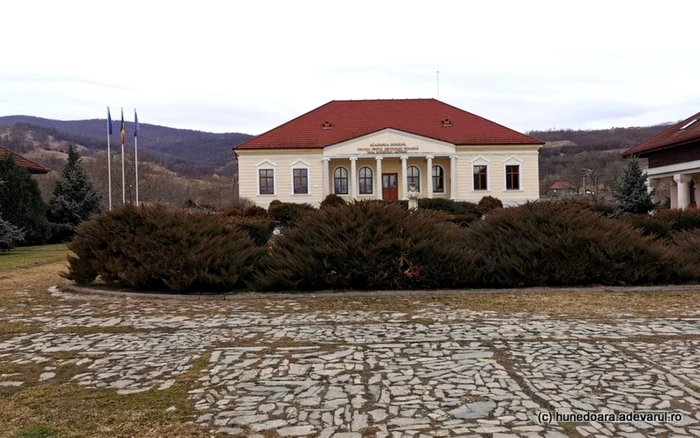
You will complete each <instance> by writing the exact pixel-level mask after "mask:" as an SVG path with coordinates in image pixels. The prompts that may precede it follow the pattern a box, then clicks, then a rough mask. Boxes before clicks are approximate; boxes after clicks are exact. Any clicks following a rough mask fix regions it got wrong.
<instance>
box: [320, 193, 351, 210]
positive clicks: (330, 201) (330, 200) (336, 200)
mask: <svg viewBox="0 0 700 438" xmlns="http://www.w3.org/2000/svg"><path fill="white" fill-rule="evenodd" d="M345 204H346V202H345V200H344V199H343V198H341V197H340V196H338V195H336V194H335V193H331V194H330V195H328V196H326V199H324V200H323V201H321V208H326V207H340V206H343V205H345Z"/></svg>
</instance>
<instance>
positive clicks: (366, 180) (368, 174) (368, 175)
mask: <svg viewBox="0 0 700 438" xmlns="http://www.w3.org/2000/svg"><path fill="white" fill-rule="evenodd" d="M359 182H360V195H371V194H372V187H373V186H372V169H370V168H369V167H363V168H361V169H360V178H359Z"/></svg>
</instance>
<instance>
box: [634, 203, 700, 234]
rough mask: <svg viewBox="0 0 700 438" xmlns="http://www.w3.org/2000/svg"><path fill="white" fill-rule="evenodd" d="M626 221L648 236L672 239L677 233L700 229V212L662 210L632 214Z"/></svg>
mask: <svg viewBox="0 0 700 438" xmlns="http://www.w3.org/2000/svg"><path fill="white" fill-rule="evenodd" d="M624 220H625V221H626V222H627V223H629V224H630V225H632V226H633V227H635V228H638V229H640V230H641V232H642V233H643V234H644V235H646V236H653V237H656V238H662V239H670V238H671V234H672V233H674V232H677V231H686V230H695V229H700V210H678V209H662V210H655V211H654V213H653V214H651V215H649V214H630V215H627V216H625V217H624Z"/></svg>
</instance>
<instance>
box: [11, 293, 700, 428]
mask: <svg viewBox="0 0 700 438" xmlns="http://www.w3.org/2000/svg"><path fill="white" fill-rule="evenodd" d="M50 298H51V299H50V300H49V301H47V302H42V303H37V304H36V305H33V306H31V305H25V306H17V307H14V308H12V309H11V311H9V312H8V311H6V312H5V313H4V314H3V316H2V321H3V322H4V323H18V324H24V325H27V326H31V327H38V329H37V330H35V331H33V332H32V331H28V332H27V333H15V334H12V335H5V336H3V337H2V338H0V366H2V365H7V364H13V365H23V366H27V367H37V366H38V367H39V368H40V372H39V373H37V374H36V375H34V376H33V377H32V379H35V380H36V381H50V380H51V379H53V378H54V377H55V375H56V370H57V368H58V367H64V366H67V365H70V366H73V367H74V368H75V370H76V371H75V374H74V375H73V376H72V377H71V378H70V382H68V384H71V383H73V384H77V385H80V386H83V387H85V388H89V389H91V390H97V389H105V388H108V389H112V390H114V391H116V393H117V394H119V395H122V396H125V395H127V394H134V393H139V392H144V391H163V390H166V389H167V388H169V387H171V386H172V385H173V384H174V383H175V382H177V381H178V379H180V378H182V376H183V375H184V374H185V373H191V372H194V373H195V376H194V382H195V383H194V384H193V385H192V387H191V388H190V389H189V392H188V398H189V400H190V402H191V404H192V405H193V406H194V412H195V413H194V415H192V418H191V419H190V421H192V422H194V423H195V424H197V425H198V426H199V427H200V429H201V431H202V434H203V435H205V436H206V435H213V434H216V433H220V434H222V435H239V436H256V435H258V436H308V437H368V436H376V437H431V436H467V437H483V436H486V437H500V438H504V437H548V438H555V437H565V436H569V437H578V436H585V437H589V436H590V437H593V436H601V437H602V436H606V437H618V436H619V437H629V438H632V437H644V436H667V437H684V436H691V437H692V436H700V367H699V366H698V364H699V363H700V348H699V347H700V314H699V313H698V312H697V311H696V310H692V309H690V310H687V311H685V312H681V313H680V314H676V315H675V316H673V317H640V316H632V315H625V314H616V315H609V316H607V317H595V318H579V317H576V316H575V312H574V315H562V316H556V317H553V316H546V315H541V314H538V313H526V312H516V313H509V314H502V313H495V312H492V311H485V310H470V309H468V308H457V307H453V306H449V305H446V304H444V303H441V302H439V301H434V302H433V301H430V300H427V301H425V303H422V302H420V298H415V299H413V298H404V300H408V301H411V300H414V301H416V303H413V304H417V305H415V306H414V307H413V310H410V311H401V310H397V311H392V310H386V309H385V308H382V309H379V310H371V308H370V309H368V308H367V307H366V306H365V307H363V308H362V309H356V310H352V309H347V308H338V309H337V310H335V309H334V308H333V304H332V302H331V303H330V304H329V305H328V307H327V308H325V309H318V310H310V309H309V308H308V306H306V305H304V302H303V300H291V299H290V300H241V301H228V300H227V301H166V300H139V299H127V298H117V297H95V296H82V295H73V294H71V293H66V292H59V291H53V292H52V293H51V297H50ZM307 300H308V298H307ZM369 307H371V305H370V306H369ZM197 363H199V364H200V365H201V366H199V367H196V368H195V364H197ZM31 383H32V382H30V381H29V380H28V379H27V378H26V375H25V374H22V373H9V374H0V386H11V387H18V388H21V387H22V386H23V385H29V384H31ZM173 409H174V408H173ZM555 411H558V412H560V413H567V412H569V413H570V412H574V413H586V412H590V413H605V412H615V413H625V412H633V411H637V412H642V411H669V412H675V413H680V414H682V420H680V421H667V422H643V421H627V422H618V423H610V422H597V421H583V422H571V421H560V422H557V421H553V422H551V423H543V422H542V421H541V420H542V417H541V416H538V414H542V413H545V412H555Z"/></svg>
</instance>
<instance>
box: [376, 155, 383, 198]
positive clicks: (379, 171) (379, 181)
mask: <svg viewBox="0 0 700 438" xmlns="http://www.w3.org/2000/svg"><path fill="white" fill-rule="evenodd" d="M383 159H384V157H376V158H375V160H377V182H376V184H375V186H376V187H377V188H376V189H375V191H376V192H377V199H379V200H382V199H384V198H383V193H382V160H383Z"/></svg>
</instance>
